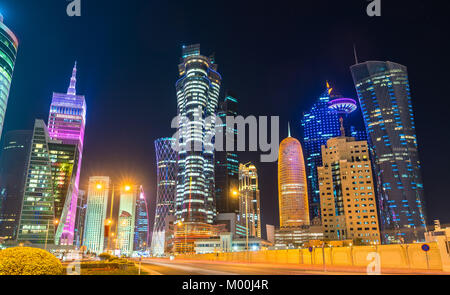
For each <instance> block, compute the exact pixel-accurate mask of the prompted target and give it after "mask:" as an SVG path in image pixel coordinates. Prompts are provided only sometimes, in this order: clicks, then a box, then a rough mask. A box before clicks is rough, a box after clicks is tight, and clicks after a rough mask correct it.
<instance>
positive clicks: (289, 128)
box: [288, 122, 291, 137]
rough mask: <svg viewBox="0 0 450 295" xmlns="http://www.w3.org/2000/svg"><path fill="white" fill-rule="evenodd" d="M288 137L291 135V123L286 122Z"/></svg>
mask: <svg viewBox="0 0 450 295" xmlns="http://www.w3.org/2000/svg"><path fill="white" fill-rule="evenodd" d="M288 137H291V124H290V123H289V122H288Z"/></svg>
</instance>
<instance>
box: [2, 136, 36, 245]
mask: <svg viewBox="0 0 450 295" xmlns="http://www.w3.org/2000/svg"><path fill="white" fill-rule="evenodd" d="M31 137H32V132H31V131H29V130H17V131H10V132H7V133H6V134H5V136H4V143H3V146H2V149H1V154H0V239H3V240H15V239H16V238H17V230H18V228H19V219H20V211H21V209H22V200H23V189H24V184H25V177H26V174H27V168H28V157H29V155H30V146H31Z"/></svg>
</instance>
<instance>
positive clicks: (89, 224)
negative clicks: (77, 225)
mask: <svg viewBox="0 0 450 295" xmlns="http://www.w3.org/2000/svg"><path fill="white" fill-rule="evenodd" d="M110 185H111V182H110V178H109V177H108V176H91V177H89V187H88V196H87V209H86V222H85V229H84V242H83V245H84V246H86V248H87V251H89V252H94V253H97V254H100V253H102V252H103V250H104V246H105V245H104V244H105V220H106V214H107V207H108V197H109V192H110Z"/></svg>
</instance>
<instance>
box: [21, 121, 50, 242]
mask: <svg viewBox="0 0 450 295" xmlns="http://www.w3.org/2000/svg"><path fill="white" fill-rule="evenodd" d="M49 140H50V138H49V135H48V132H47V127H46V126H45V123H44V121H42V120H36V121H35V123H34V130H33V137H32V141H31V149H30V155H29V158H28V167H27V176H26V178H25V186H24V194H23V202H22V212H21V216H20V224H19V232H18V238H17V239H18V241H20V242H30V243H32V244H45V243H48V244H53V243H54V237H55V224H54V222H55V210H54V208H55V200H54V196H53V185H52V170H51V163H50V156H49V148H48V141H49Z"/></svg>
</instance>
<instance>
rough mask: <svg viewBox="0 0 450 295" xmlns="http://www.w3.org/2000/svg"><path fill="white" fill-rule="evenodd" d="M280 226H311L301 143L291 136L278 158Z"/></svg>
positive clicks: (285, 142)
mask: <svg viewBox="0 0 450 295" xmlns="http://www.w3.org/2000/svg"><path fill="white" fill-rule="evenodd" d="M278 202H279V206H280V208H279V209H280V226H281V227H282V228H283V227H297V226H302V225H309V224H310V219H309V207H308V185H307V180H306V167H305V160H304V157H303V150H302V146H301V144H300V142H299V141H298V140H297V139H295V138H293V137H291V132H290V130H289V135H288V137H287V138H285V139H284V140H283V141H282V142H281V143H280V149H279V156H278Z"/></svg>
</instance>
